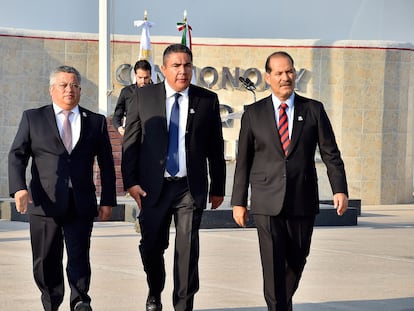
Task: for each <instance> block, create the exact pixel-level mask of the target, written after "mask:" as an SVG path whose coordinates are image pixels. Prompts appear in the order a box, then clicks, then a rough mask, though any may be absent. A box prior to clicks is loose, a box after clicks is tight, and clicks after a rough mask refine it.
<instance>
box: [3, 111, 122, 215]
mask: <svg viewBox="0 0 414 311" xmlns="http://www.w3.org/2000/svg"><path fill="white" fill-rule="evenodd" d="M79 112H80V118H81V133H80V138H79V141H78V143H77V144H76V146H74V148H73V150H72V152H71V154H68V152H67V151H66V149H65V146H64V145H63V142H62V139H61V137H60V135H59V130H58V127H57V124H56V118H55V114H54V110H53V106H52V105H47V106H43V107H41V108H38V109H31V110H27V111H25V112H24V113H23V116H22V119H21V122H20V126H19V128H18V131H17V134H16V137H15V139H14V142H13V144H12V146H11V149H10V152H9V190H10V195H11V196H13V195H14V193H15V192H16V191H18V190H22V189H27V186H26V178H25V171H26V167H27V164H28V161H29V159H30V157H31V158H32V165H31V172H32V180H31V182H30V189H31V195H32V198H33V203H34V204H33V205H34V207H33V208H30V209H29V213H34V214H38V215H46V216H59V215H63V214H64V213H65V211H66V210H67V208H68V193H69V188H68V181H69V178H70V180H71V182H72V186H73V194H74V200H75V206H76V207H77V208H79V211H78V212H79V213H80V214H83V215H89V216H96V215H97V210H98V209H97V200H96V195H95V185H94V181H93V165H94V160H95V157H97V160H98V164H99V167H100V173H101V186H102V193H101V202H100V204H101V205H108V206H115V205H116V190H115V169H114V162H113V157H112V148H111V144H110V141H109V135H108V131H107V125H106V119H105V117H104V116H103V115H99V114H96V113H93V112H92V111H89V110H86V109H84V108H82V107H79Z"/></svg>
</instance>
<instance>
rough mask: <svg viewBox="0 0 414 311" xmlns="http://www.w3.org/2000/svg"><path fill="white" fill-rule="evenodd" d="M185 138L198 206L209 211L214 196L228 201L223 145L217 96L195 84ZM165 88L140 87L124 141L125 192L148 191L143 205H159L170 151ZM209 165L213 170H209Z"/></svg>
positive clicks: (158, 85)
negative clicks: (133, 189)
mask: <svg viewBox="0 0 414 311" xmlns="http://www.w3.org/2000/svg"><path fill="white" fill-rule="evenodd" d="M188 96H189V107H188V108H189V110H188V119H187V132H186V135H185V146H186V163H187V177H188V185H189V189H190V192H191V194H192V196H193V198H194V200H195V202H196V205H197V207H199V208H205V207H206V197H207V192H208V174H207V171H209V174H210V194H211V195H215V196H224V186H225V171H226V165H225V161H224V142H223V135H222V127H221V119H220V108H219V102H218V98H217V95H216V94H215V93H213V92H211V91H209V90H206V89H203V88H201V87H198V86H195V85H190V87H189V91H188ZM165 102H166V93H165V85H164V83H159V84H153V85H148V86H146V87H144V88H137V89H136V91H135V94H134V100H133V102H132V104H131V105H130V107H129V110H128V118H127V122H126V129H125V135H124V141H123V155H122V176H123V181H124V187H125V189H128V188H130V187H131V186H133V185H140V186H141V187H142V188H143V190H145V191H146V192H147V196H146V197H145V198H143V199H142V204H143V205H144V206H153V205H155V204H156V202H157V201H158V198H159V196H160V194H161V189H162V185H163V178H164V171H165V165H166V159H167V149H168V129H167V119H166V107H165ZM207 164H208V169H207Z"/></svg>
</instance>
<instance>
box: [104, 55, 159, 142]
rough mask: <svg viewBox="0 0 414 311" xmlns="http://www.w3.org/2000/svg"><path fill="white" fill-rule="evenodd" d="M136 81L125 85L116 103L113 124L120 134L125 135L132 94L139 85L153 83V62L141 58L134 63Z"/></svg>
mask: <svg viewBox="0 0 414 311" xmlns="http://www.w3.org/2000/svg"><path fill="white" fill-rule="evenodd" d="M134 72H135V83H133V84H131V85H128V86H126V87H124V88H123V89H122V90H121V94H119V98H118V102H117V103H116V107H115V111H114V116H113V117H112V124H113V126H114V127H115V129H116V130H117V131H118V133H119V134H121V135H122V136H124V132H125V120H126V115H127V111H128V106H129V103H130V101H131V99H132V95H133V94H134V92H135V89H136V88H137V87H143V86H145V85H147V84H150V83H152V81H151V64H150V63H149V62H148V61H147V60H145V59H141V60H139V61H137V62H136V63H135V65H134Z"/></svg>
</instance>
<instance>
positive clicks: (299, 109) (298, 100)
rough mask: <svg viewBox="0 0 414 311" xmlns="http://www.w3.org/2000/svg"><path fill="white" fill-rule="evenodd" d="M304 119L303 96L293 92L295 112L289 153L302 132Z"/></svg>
mask: <svg viewBox="0 0 414 311" xmlns="http://www.w3.org/2000/svg"><path fill="white" fill-rule="evenodd" d="M305 120H306V109H305V105H304V100H303V97H301V96H299V95H297V94H295V112H294V115H293V131H292V137H291V140H290V146H289V153H288V156H289V154H290V153H291V152H292V151H293V150H294V149H295V146H296V144H297V143H298V141H299V137H300V135H301V133H302V130H303V126H304V124H305Z"/></svg>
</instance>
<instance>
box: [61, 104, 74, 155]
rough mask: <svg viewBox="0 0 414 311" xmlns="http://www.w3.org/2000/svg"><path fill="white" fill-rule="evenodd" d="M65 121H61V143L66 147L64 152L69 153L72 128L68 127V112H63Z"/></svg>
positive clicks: (69, 112)
mask: <svg viewBox="0 0 414 311" xmlns="http://www.w3.org/2000/svg"><path fill="white" fill-rule="evenodd" d="M62 113H63V115H64V116H65V120H64V121H63V127H62V141H63V143H64V145H65V147H66V150H67V151H68V152H69V153H71V151H72V127H71V125H70V121H69V116H70V114H71V113H72V111H70V110H63V111H62Z"/></svg>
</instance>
